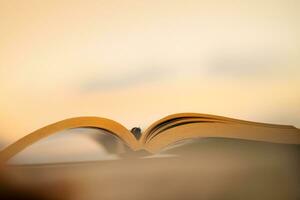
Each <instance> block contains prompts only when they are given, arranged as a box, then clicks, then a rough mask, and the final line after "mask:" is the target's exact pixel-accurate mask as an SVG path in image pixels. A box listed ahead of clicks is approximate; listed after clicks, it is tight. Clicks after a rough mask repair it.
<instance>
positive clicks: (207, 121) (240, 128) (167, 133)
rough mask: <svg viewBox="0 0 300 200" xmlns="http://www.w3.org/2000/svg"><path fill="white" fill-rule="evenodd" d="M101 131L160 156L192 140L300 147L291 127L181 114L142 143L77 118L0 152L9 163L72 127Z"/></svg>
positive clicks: (115, 127)
mask: <svg viewBox="0 0 300 200" xmlns="http://www.w3.org/2000/svg"><path fill="white" fill-rule="evenodd" d="M81 127H89V128H98V129H103V130H105V131H108V132H109V133H111V134H113V135H115V136H117V137H118V138H119V139H120V140H121V141H123V142H124V143H125V144H126V145H127V146H129V147H130V148H131V149H132V150H133V151H138V150H146V151H148V152H151V153H157V152H159V151H160V150H162V149H163V148H165V147H167V146H169V145H172V144H173V143H176V142H178V141H181V140H185V139H192V138H210V137H214V138H215V137H220V138H235V139H245V140H255V141H264V142H271V143H282V144H300V130H299V129H297V128H295V127H293V126H287V125H274V124H265V123H257V122H250V121H243V120H237V119H232V118H227V117H221V116H215V115H207V114H198V113H179V114H174V115H169V116H167V117H165V118H162V119H160V120H158V121H156V122H155V123H153V124H152V125H151V126H150V127H149V128H148V129H147V130H146V131H145V132H144V133H143V134H142V137H141V138H140V139H139V140H138V139H137V138H136V137H135V136H134V135H133V134H132V133H131V132H130V131H129V130H128V129H126V128H125V127H124V126H122V125H121V124H119V123H117V122H115V121H113V120H110V119H106V118H99V117H77V118H71V119H66V120H63V121H60V122H57V123H54V124H51V125H48V126H46V127H44V128H41V129H38V130H36V131H34V132H33V133H31V134H29V135H27V136H25V137H23V138H21V139H20V140H18V141H17V142H15V143H14V144H12V145H10V146H8V147H7V148H5V149H4V150H3V151H2V152H0V161H2V162H3V161H7V160H9V159H10V158H11V157H13V156H14V155H15V154H17V153H19V152H20V151H22V150H23V149H25V148H26V147H28V146H30V145H31V144H33V143H35V142H37V141H39V140H40V139H42V138H45V137H47V136H49V135H52V134H55V133H57V132H59V131H62V130H66V129H71V128H81Z"/></svg>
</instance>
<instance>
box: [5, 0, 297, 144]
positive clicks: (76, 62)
mask: <svg viewBox="0 0 300 200" xmlns="http://www.w3.org/2000/svg"><path fill="white" fill-rule="evenodd" d="M299 9H300V3H299V1H297V0H272V1H268V0H263V1H256V0H251V1H247V0H245V1H226V0H223V1H221V0H220V1H218V0H215V1H192V0H184V1H179V0H172V1H171V0H161V1H156V0H151V1H150V0H149V1H143V0H139V1H133V0H123V1H115V0H109V1H108V0H107V1H104V0H103V1H92V0H84V1H83V0H75V1H67V0H59V1H58V0H51V1H50V0H49V1H48V0H43V1H37V0H27V1H17V0H0V29H1V31H0V110H1V112H0V143H1V144H8V143H11V142H13V141H15V140H17V139H19V138H21V137H22V136H25V135H26V134H28V133H30V132H32V131H34V130H36V129H38V128H40V127H43V126H45V125H48V124H50V123H53V122H56V121H59V120H63V119H66V118H70V117H76V116H99V117H106V118H111V119H114V120H116V121H118V122H120V123H122V124H123V125H125V126H126V127H128V128H131V127H133V126H140V127H142V128H143V129H144V128H146V127H147V126H148V125H150V124H151V123H152V122H154V121H155V120H158V119H159V118H161V117H164V116H166V115H168V114H173V113H178V112H197V113H208V114H216V115H222V116H227V117H233V118H238V119H244V120H250V121H260V122H266V123H277V124H291V125H295V126H297V127H298V128H300V87H299V85H300V67H299V64H300V61H299V58H300V56H299V54H300V23H299V19H300V13H299V12H298V11H299Z"/></svg>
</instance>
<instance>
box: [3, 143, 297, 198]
mask: <svg viewBox="0 0 300 200" xmlns="http://www.w3.org/2000/svg"><path fill="white" fill-rule="evenodd" d="M299 152H300V151H299V147H298V146H282V145H270V144H264V143H253V142H252V143H251V142H245V141H233V142H232V141H231V140H206V141H204V142H201V145H199V143H190V144H188V145H183V146H181V147H178V148H173V149H168V150H166V151H165V152H164V153H165V154H168V155H173V156H169V157H148V158H147V157H146V158H127V159H120V160H112V161H99V162H85V163H73V164H51V165H24V166H9V167H4V168H3V169H2V172H3V173H2V175H5V176H3V177H2V178H1V181H2V183H1V184H2V186H6V187H7V186H8V185H9V184H8V183H11V184H10V187H9V188H10V189H11V188H14V191H13V195H17V194H22V195H19V197H18V198H17V196H16V197H15V196H9V195H12V194H11V192H12V190H5V189H3V188H5V187H1V188H2V190H1V199H10V200H11V199H47V200H48V199H49V200H69V199H72V200H94V199H95V200H96V199H97V200H99V199H107V200H113V199H124V200H127V199H128V200H129V199H162V200H168V199H211V200H217V199H226V200H227V199H228V200H229V199H230V200H234V199H244V200H248V199H249V200H250V199H251V200H253V199H264V200H265V199H270V200H271V199H272V200H297V199H299V198H300V172H299V169H300V164H299V163H300V157H299V155H300V154H299ZM174 155H176V156H174ZM24 191H26V193H25V194H26V195H28V194H29V195H28V198H26V195H23V193H24ZM5 195H6V196H9V197H10V198H4V197H6V196H5ZM30 195H32V196H33V197H29V196H30ZM34 195H35V196H38V197H37V198H36V197H35V196H34ZM12 197H13V198H12Z"/></svg>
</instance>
